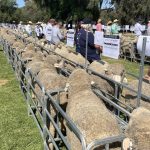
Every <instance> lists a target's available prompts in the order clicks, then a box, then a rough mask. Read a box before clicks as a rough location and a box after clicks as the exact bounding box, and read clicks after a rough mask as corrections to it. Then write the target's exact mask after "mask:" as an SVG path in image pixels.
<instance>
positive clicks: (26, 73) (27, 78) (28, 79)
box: [23, 69, 31, 116]
mask: <svg viewBox="0 0 150 150" xmlns="http://www.w3.org/2000/svg"><path fill="white" fill-rule="evenodd" d="M25 76H26V82H27V85H26V86H27V87H26V88H27V91H26V94H27V96H26V97H27V107H28V108H27V109H28V116H30V114H31V112H30V108H29V107H30V103H29V101H30V83H29V82H30V81H31V80H30V78H29V71H28V69H27V70H26V71H25ZM23 92H24V91H23Z"/></svg>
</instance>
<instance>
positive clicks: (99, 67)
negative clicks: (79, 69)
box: [89, 61, 109, 74]
mask: <svg viewBox="0 0 150 150" xmlns="http://www.w3.org/2000/svg"><path fill="white" fill-rule="evenodd" d="M108 66H109V64H108V62H105V61H104V64H102V63H100V62H97V61H93V62H92V63H91V64H90V65H89V69H91V70H93V71H95V72H98V73H100V74H104V73H105V71H107V70H108Z"/></svg>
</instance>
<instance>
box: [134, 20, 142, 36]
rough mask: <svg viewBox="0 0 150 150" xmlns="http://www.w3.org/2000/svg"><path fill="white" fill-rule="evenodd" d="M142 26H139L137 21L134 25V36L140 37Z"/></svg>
mask: <svg viewBox="0 0 150 150" xmlns="http://www.w3.org/2000/svg"><path fill="white" fill-rule="evenodd" d="M143 31H144V30H143V28H142V25H141V24H140V21H137V22H136V24H135V25H134V33H135V35H136V36H140V35H142V32H143Z"/></svg>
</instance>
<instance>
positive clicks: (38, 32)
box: [35, 26, 43, 36]
mask: <svg viewBox="0 0 150 150" xmlns="http://www.w3.org/2000/svg"><path fill="white" fill-rule="evenodd" d="M35 32H36V35H37V36H40V35H41V34H42V33H43V29H42V27H41V26H36V27H35Z"/></svg>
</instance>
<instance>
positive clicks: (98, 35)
mask: <svg viewBox="0 0 150 150" xmlns="http://www.w3.org/2000/svg"><path fill="white" fill-rule="evenodd" d="M94 44H95V45H100V46H103V44H104V32H101V31H95V34H94Z"/></svg>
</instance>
